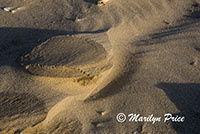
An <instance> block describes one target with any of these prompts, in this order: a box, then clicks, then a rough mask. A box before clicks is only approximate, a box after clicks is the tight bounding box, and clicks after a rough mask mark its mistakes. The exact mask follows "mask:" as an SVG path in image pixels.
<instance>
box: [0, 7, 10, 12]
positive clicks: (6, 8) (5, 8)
mask: <svg viewBox="0 0 200 134" xmlns="http://www.w3.org/2000/svg"><path fill="white" fill-rule="evenodd" d="M2 9H3V10H4V11H6V12H10V11H11V9H12V8H11V7H4V8H2Z"/></svg>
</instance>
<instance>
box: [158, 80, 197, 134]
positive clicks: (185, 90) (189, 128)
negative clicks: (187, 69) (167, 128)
mask: <svg viewBox="0 0 200 134" xmlns="http://www.w3.org/2000/svg"><path fill="white" fill-rule="evenodd" d="M156 86H157V87H158V88H161V89H162V90H163V91H164V92H165V93H166V95H167V96H168V97H169V99H170V100H171V101H172V102H173V103H174V104H175V105H176V107H177V108H178V109H179V110H180V113H174V116H175V115H179V116H184V117H185V121H184V122H183V123H178V122H177V123H173V122H172V126H173V128H174V129H175V130H176V131H177V132H178V133H180V134H199V126H200V107H199V104H200V84H198V83H184V84H182V83H159V84H157V85H156Z"/></svg>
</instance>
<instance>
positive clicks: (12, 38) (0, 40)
mask: <svg viewBox="0 0 200 134" xmlns="http://www.w3.org/2000/svg"><path fill="white" fill-rule="evenodd" d="M106 30H107V29H103V30H98V31H85V32H73V31H59V30H42V29H31V28H9V27H0V66H3V65H8V66H16V63H15V61H16V59H17V58H18V57H20V56H21V55H24V54H25V53H27V52H29V51H31V50H32V49H33V48H34V47H36V46H37V45H39V44H41V43H42V42H44V41H46V40H47V39H49V38H51V37H53V36H58V35H74V34H85V33H101V32H105V31H106Z"/></svg>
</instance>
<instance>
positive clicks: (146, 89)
mask: <svg viewBox="0 0 200 134" xmlns="http://www.w3.org/2000/svg"><path fill="white" fill-rule="evenodd" d="M103 1H104V0H103ZM195 1H196V2H195ZM10 2H11V0H10ZM99 2H100V1H99ZM198 2H199V1H197V0H181V1H180V0H126V1H124V0H115V1H114V0H110V1H109V2H107V3H106V4H104V3H103V5H104V6H98V0H46V1H40V0H38V1H37V0H36V1H35V2H34V3H32V4H31V5H30V6H29V7H30V8H29V7H27V8H26V9H25V10H24V12H16V13H14V14H10V13H8V12H5V11H0V13H2V16H3V17H2V18H3V19H0V24H2V25H6V26H12V27H13V26H16V25H17V26H18V25H19V26H21V27H29V28H30V27H32V28H39V29H51V30H52V29H53V30H55V29H56V30H61V29H62V30H65V31H66V32H62V35H63V34H65V35H68V34H70V33H71V34H73V35H75V34H76V36H57V35H56V33H55V35H52V34H53V33H54V32H55V31H53V30H52V34H50V35H51V36H47V37H52V36H54V37H52V38H50V39H48V40H47V41H46V42H43V43H42V44H40V45H39V46H35V45H33V44H37V42H36V40H40V38H38V37H36V39H35V38H34V40H30V41H29V38H20V35H19V36H17V37H19V39H17V40H19V41H21V40H20V39H23V40H22V41H23V43H24V44H27V46H28V45H33V47H34V48H33V49H32V51H30V52H29V53H28V54H26V55H24V51H22V50H24V49H25V48H26V47H27V46H26V45H23V46H19V47H17V46H15V49H14V50H15V51H19V52H18V53H16V52H15V51H14V52H15V53H14V52H13V53H14V54H13V53H12V51H10V49H6V50H8V51H6V52H4V53H3V54H4V57H3V58H1V57H0V58H1V59H2V60H3V62H2V64H1V66H0V69H1V70H3V71H0V74H1V75H0V77H2V78H4V79H3V80H4V81H3V80H2V81H0V82H1V84H0V86H1V85H3V86H2V87H1V88H2V91H7V90H11V89H10V88H8V87H6V86H5V85H9V84H11V85H12V87H15V88H14V90H20V91H21V92H25V91H26V92H28V93H29V94H35V92H36V93H37V95H38V96H37V97H38V98H40V99H41V100H42V102H44V104H45V106H46V107H47V108H46V109H47V110H48V113H47V115H46V118H45V119H44V120H40V122H35V123H34V124H35V125H31V124H30V123H29V124H30V127H29V128H27V126H25V125H24V127H23V128H22V130H21V131H22V132H21V133H22V134H29V133H30V134H37V133H38V134H41V133H42V134H51V133H52V134H79V133H81V134H137V133H141V134H161V133H162V134H163V133H164V134H173V133H180V134H188V133H189V134H198V132H199V126H200V125H199V124H200V121H199V120H198V119H199V117H200V113H199V106H198V104H199V102H200V100H199V83H200V80H199V78H200V77H199V76H200V74H199V73H200V72H199V59H200V54H199V48H200V46H199V42H200V40H199V39H200V38H199V26H200V23H199V18H200V17H199V11H200V6H199V3H198ZM11 3H12V2H11ZM55 3H56V4H55ZM4 6H5V5H4ZM38 11H40V12H38ZM4 18H6V19H4ZM8 29H9V28H8ZM68 31H70V32H68ZM9 33H10V32H9ZM10 34H12V33H10ZM34 34H37V33H33V36H34ZM47 34H48V32H47ZM3 35H4V34H3ZM81 35H83V36H81ZM93 35H95V36H93ZM102 35H106V36H102ZM7 36H8V35H6V36H5V35H4V36H1V37H5V38H6V39H7V38H8V40H11V39H10V38H9V37H13V36H8V37H7ZM22 36H23V34H22ZM31 37H32V36H31ZM80 37H82V38H80ZM84 37H87V39H86V38H84ZM104 37H107V38H108V39H106V40H104V39H101V38H104ZM0 40H3V41H4V42H5V44H6V43H7V40H4V39H1V38H0ZM15 40H16V39H15ZM97 40H98V41H105V42H104V43H101V42H100V43H97V42H96V41H97ZM4 42H3V45H2V46H4V47H5V44H4ZM30 42H31V43H30ZM0 44H1V42H0ZM18 44H20V43H18ZM105 44H111V45H112V47H111V51H109V52H108V51H107V49H105V48H106V47H105V46H106V45H105ZM13 45H15V42H13ZM2 46H0V50H2V51H3V50H5V48H4V47H2ZM10 46H12V45H10ZM20 47H22V48H20ZM7 48H8V47H7ZM25 50H27V49H25ZM19 53H21V54H22V55H23V56H22V57H20V58H19V59H18V60H17V62H18V63H19V64H20V65H22V66H23V68H24V69H25V71H27V72H30V73H31V74H33V75H29V74H27V73H24V70H23V71H21V70H20V69H21V68H19V67H18V66H17V65H15V63H16V62H15V61H16V60H15V58H13V57H19ZM110 54H111V55H112V57H110V56H111V55H110ZM5 57H6V58H8V59H9V61H7V60H5V59H6V58H5ZM10 57H12V58H10ZM13 59H14V60H13ZM10 66H13V67H10ZM5 70H6V71H5ZM8 74H9V76H8ZM97 74H101V77H100V78H99V79H98V80H97V82H96V83H95V84H93V85H89V86H80V85H78V84H76V83H73V84H72V83H70V82H69V81H70V80H69V79H68V78H71V77H82V78H80V79H79V80H80V81H81V80H89V81H90V79H92V78H93V76H95V75H97ZM18 75H20V77H18ZM35 75H37V76H48V77H35ZM49 77H51V78H49ZM58 77H62V78H58ZM66 77H67V78H66ZM21 78H22V80H21ZM28 78H30V80H29V81H28V82H27V80H26V79H28ZM16 79H18V80H17V82H15V80H16ZM19 79H20V80H19ZM0 80H1V79H0ZM5 80H6V81H8V82H5ZM36 80H37V82H35V81H36ZM5 83H6V84H5ZM20 84H21V85H20ZM27 87H30V89H29V88H27ZM24 88H26V89H28V90H21V89H24ZM79 88H80V90H79ZM51 89H54V92H53V90H51ZM57 89H59V90H57ZM77 89H78V90H77ZM33 90H35V91H33ZM55 93H57V94H56V95H54V94H55ZM63 93H66V94H63ZM12 97H13V95H12ZM14 98H15V97H14ZM16 98H20V97H18V96H16ZM31 98H33V97H31ZM24 99H25V100H27V101H31V100H29V99H27V98H24ZM188 100H190V101H188ZM34 104H35V103H33V105H34ZM1 106H4V107H5V105H1ZM17 106H18V105H17ZM36 106H37V105H36ZM22 108H23V107H22ZM27 108H29V109H30V110H32V107H27ZM10 109H12V108H10ZM29 109H28V110H29ZM26 110H27V109H26ZM28 110H27V111H28ZM33 111H34V110H33ZM5 112H6V113H5V114H3V116H6V115H9V114H13V113H12V112H11V113H10V112H8V111H6V110H5ZM19 112H21V111H19ZM22 112H25V111H22ZM121 112H123V113H124V114H126V115H128V114H130V113H138V114H140V115H142V116H148V115H151V114H153V115H154V116H157V117H163V115H164V114H165V113H172V114H173V115H177V114H180V115H183V116H185V117H186V121H185V122H184V123H178V124H177V123H175V122H171V121H169V122H167V123H164V122H163V121H161V122H157V123H156V124H152V123H151V122H129V121H128V120H127V121H125V122H124V123H119V122H117V120H116V115H117V114H118V113H121ZM30 116H31V117H32V115H30ZM0 117H1V116H0ZM127 117H128V116H127ZM21 118H23V117H21ZM33 118H35V117H33ZM7 123H10V124H11V125H12V124H13V122H12V121H8V122H7ZM15 126H17V125H15ZM17 127H18V126H17ZM10 128H14V127H13V126H12V127H10V126H9V129H10ZM1 129H3V130H6V129H5V127H4V128H2V127H1V124H0V132H1ZM7 130H8V129H7Z"/></svg>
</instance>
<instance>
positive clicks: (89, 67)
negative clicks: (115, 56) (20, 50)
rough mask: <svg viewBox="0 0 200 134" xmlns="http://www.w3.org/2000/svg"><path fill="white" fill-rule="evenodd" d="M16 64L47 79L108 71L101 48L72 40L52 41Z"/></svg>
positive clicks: (87, 41) (105, 56) (92, 42)
mask: <svg viewBox="0 0 200 134" xmlns="http://www.w3.org/2000/svg"><path fill="white" fill-rule="evenodd" d="M19 62H20V64H21V65H22V66H24V68H25V69H26V70H27V71H29V72H30V73H31V74H34V75H39V76H50V77H80V76H92V75H95V74H97V73H100V72H102V71H105V70H107V69H109V68H110V67H111V63H109V61H108V53H107V52H106V50H105V49H104V47H103V46H102V45H101V44H98V43H96V42H95V41H92V40H88V39H84V38H79V37H75V36H57V37H52V38H51V39H49V40H47V41H46V42H44V43H42V44H41V45H39V46H37V47H35V48H34V49H33V50H32V51H31V52H30V53H28V54H26V55H25V56H22V57H21V58H20V61H19Z"/></svg>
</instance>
